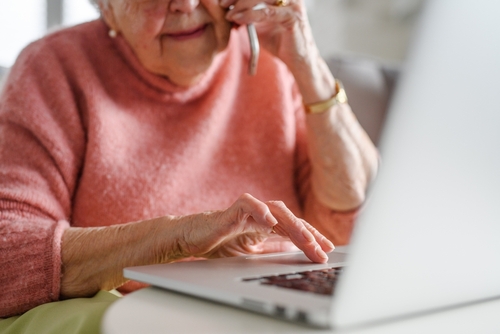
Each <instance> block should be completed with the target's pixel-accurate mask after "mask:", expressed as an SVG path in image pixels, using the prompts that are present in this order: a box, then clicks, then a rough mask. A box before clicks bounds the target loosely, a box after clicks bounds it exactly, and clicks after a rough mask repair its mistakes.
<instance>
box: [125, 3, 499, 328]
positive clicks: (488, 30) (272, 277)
mask: <svg viewBox="0 0 500 334" xmlns="http://www.w3.org/2000/svg"><path fill="white" fill-rule="evenodd" d="M498 13H500V2H497V1H491V0H459V1H456V0H433V1H429V2H427V3H426V6H425V8H424V10H423V13H422V16H421V21H420V25H419V26H418V29H417V33H416V35H415V37H414V40H413V44H412V45H413V46H412V48H411V49H410V53H409V58H408V60H407V62H406V65H405V69H404V72H403V76H402V78H401V80H400V82H399V85H398V88H397V90H396V92H395V95H394V98H393V101H392V103H391V108H390V112H389V115H388V118H387V121H386V125H385V128H384V133H383V135H382V138H381V143H380V151H381V155H382V165H381V168H380V173H379V175H378V177H377V180H376V181H375V182H374V184H373V185H372V187H371V189H370V192H369V195H368V200H367V203H366V205H365V207H364V209H363V212H362V213H361V215H360V217H359V220H358V222H357V224H356V226H355V229H354V232H353V237H352V239H351V243H350V245H349V246H348V247H347V248H345V249H344V248H342V247H340V249H338V250H336V251H334V252H333V253H331V254H329V256H330V259H329V262H328V263H327V264H314V263H311V262H310V261H309V260H307V259H306V258H305V256H304V255H303V254H302V253H280V254H267V255H260V256H241V257H235V258H224V259H215V260H207V261H195V262H182V263H174V264H162V265H151V266H142V267H132V268H126V269H125V270H124V275H125V277H127V278H129V279H132V280H137V281H141V282H145V283H149V284H151V285H153V286H157V287H161V288H165V289H170V290H174V291H178V292H181V293H185V294H189V295H194V296H198V297H201V298H207V299H210V300H214V301H217V302H221V303H227V304H231V305H234V306H236V307H240V308H244V309H248V310H251V311H254V312H261V313H265V314H268V315H271V316H275V317H278V318H281V319H284V320H290V321H297V322H301V323H305V324H309V325H312V326H319V327H330V328H332V327H333V328H345V327H349V326H356V325H363V324H370V323H373V322H379V321H385V320H390V319H395V318H399V317H405V316H409V315H414V314H421V313H428V312H435V311H439V310H444V309H447V308H453V307H460V306H464V305H468V304H471V303H477V302H481V301H487V300H490V299H495V298H499V297H500V38H499V37H498V36H499V34H500V20H498V17H497V16H498ZM329 268H333V269H329ZM316 270H319V275H320V276H321V275H323V276H328V277H329V281H330V288H327V290H328V289H329V290H328V291H327V292H326V293H324V291H323V292H318V291H312V292H307V291H303V290H301V289H297V288H290V286H288V287H286V286H283V285H287V284H288V285H293V283H288V281H292V280H294V279H300V278H301V277H303V275H306V276H307V275H308V274H302V272H313V271H314V274H309V275H316ZM280 280H281V281H282V282H281V286H279V284H278V285H276V284H273V283H276V282H278V283H279V282H280ZM327 281H328V280H327ZM331 282H333V283H331ZM166 302H168V301H166Z"/></svg>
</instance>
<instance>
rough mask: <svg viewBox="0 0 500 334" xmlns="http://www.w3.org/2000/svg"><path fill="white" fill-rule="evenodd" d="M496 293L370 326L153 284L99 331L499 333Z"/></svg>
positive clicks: (111, 314) (113, 310)
mask: <svg viewBox="0 0 500 334" xmlns="http://www.w3.org/2000/svg"><path fill="white" fill-rule="evenodd" d="M499 314H500V299H495V300H491V301H486V302H482V303H476V304H472V305H468V306H464V307H458V308H454V309H450V310H446V311H440V312H435V313H431V314H426V315H421V316H415V317H410V318H406V319H400V320H396V321H391V322H386V323H381V324H377V325H373V326H370V327H359V328H350V329H343V330H325V329H316V328H310V327H305V326H302V325H298V324H294V323H289V322H286V321H283V320H278V319H273V318H271V317H268V316H265V315H260V314H255V313H252V312H248V311H245V310H240V309H237V308H233V307H231V306H227V305H222V304H218V303H214V302H211V301H206V300H202V299H198V298H194V297H191V296H186V295H183V294H178V293H175V292H171V291H166V290H162V289H159V288H154V287H149V288H145V289H141V290H138V291H135V292H133V293H131V294H129V295H127V296H125V297H123V298H121V299H120V300H118V301H117V302H115V303H114V304H113V305H111V307H110V308H109V309H108V310H107V312H106V314H105V315H104V318H103V322H102V331H103V333H104V334H115V333H116V334H118V333H120V334H123V333H149V334H154V333H165V332H168V333H353V334H357V333H359V334H379V333H384V334H391V333H398V334H399V333H424V332H427V333H500V316H499Z"/></svg>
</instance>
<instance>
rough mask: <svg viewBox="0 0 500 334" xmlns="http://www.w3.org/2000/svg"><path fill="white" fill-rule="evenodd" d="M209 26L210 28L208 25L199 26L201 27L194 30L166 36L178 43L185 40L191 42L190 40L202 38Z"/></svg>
mask: <svg viewBox="0 0 500 334" xmlns="http://www.w3.org/2000/svg"><path fill="white" fill-rule="evenodd" d="M207 26H208V24H204V25H202V26H199V27H197V28H194V29H189V30H183V31H179V32H175V33H169V34H166V35H167V36H168V37H170V38H172V39H174V40H177V41H185V40H189V39H192V38H197V37H199V36H201V35H202V34H203V33H204V32H205V30H206V29H207Z"/></svg>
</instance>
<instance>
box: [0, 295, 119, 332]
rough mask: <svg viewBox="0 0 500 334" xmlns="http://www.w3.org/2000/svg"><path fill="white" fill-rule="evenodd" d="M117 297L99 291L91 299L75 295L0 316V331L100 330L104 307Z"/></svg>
mask: <svg viewBox="0 0 500 334" xmlns="http://www.w3.org/2000/svg"><path fill="white" fill-rule="evenodd" d="M118 298H120V297H118V295H117V294H115V293H114V292H109V291H100V292H98V293H97V294H96V295H95V296H94V297H92V298H75V299H68V300H63V301H58V302H53V303H47V304H43V305H40V306H37V307H35V308H34V309H31V310H29V311H28V312H26V313H24V314H22V315H19V316H15V317H11V318H6V319H0V333H1V334H7V333H8V334H10V333H26V334H30V333H37V334H49V333H50V334H53V333H58V334H65V333H70V334H73V333H100V332H101V320H102V317H103V315H104V312H105V311H106V309H107V308H108V307H109V306H110V305H111V304H112V303H113V302H114V301H116V300H117V299H118Z"/></svg>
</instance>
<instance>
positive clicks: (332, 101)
mask: <svg viewBox="0 0 500 334" xmlns="http://www.w3.org/2000/svg"><path fill="white" fill-rule="evenodd" d="M335 90H336V91H337V92H336V93H335V95H333V96H332V97H331V98H329V99H328V100H325V101H321V102H317V103H312V104H304V108H305V110H306V113H307V114H320V113H322V112H324V111H326V110H328V109H330V108H331V107H333V106H334V105H337V104H341V103H347V95H346V93H345V90H344V86H343V85H342V82H340V80H337V79H335Z"/></svg>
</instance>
